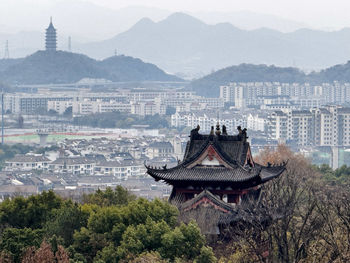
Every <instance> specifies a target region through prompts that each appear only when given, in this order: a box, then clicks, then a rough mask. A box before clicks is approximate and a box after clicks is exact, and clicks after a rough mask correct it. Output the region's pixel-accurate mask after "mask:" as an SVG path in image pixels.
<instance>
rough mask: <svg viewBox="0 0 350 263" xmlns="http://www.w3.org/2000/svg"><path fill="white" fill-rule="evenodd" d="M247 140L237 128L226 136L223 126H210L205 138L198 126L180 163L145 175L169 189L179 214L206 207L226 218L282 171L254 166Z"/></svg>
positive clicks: (150, 171) (255, 196) (276, 168)
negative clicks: (165, 184)
mask: <svg viewBox="0 0 350 263" xmlns="http://www.w3.org/2000/svg"><path fill="white" fill-rule="evenodd" d="M247 138H248V137H247V133H246V129H243V130H242V129H241V127H238V134H237V135H228V134H227V131H226V127H225V126H223V127H222V130H221V129H220V126H219V125H217V126H216V130H214V127H212V130H211V132H210V134H209V135H202V134H200V133H199V126H198V127H197V128H196V129H193V130H192V131H191V135H190V141H189V142H187V146H186V152H185V156H184V159H183V161H182V162H179V164H178V165H177V166H176V167H173V168H169V169H167V168H166V166H164V167H162V168H154V167H150V166H147V173H148V174H149V175H151V176H152V177H153V178H154V179H155V180H157V181H158V180H162V181H164V182H166V183H167V184H170V185H172V186H173V190H172V193H171V195H170V198H169V202H170V203H172V204H174V205H176V206H177V207H178V208H179V209H180V211H181V212H200V211H201V210H203V209H205V210H206V211H207V210H208V207H210V208H211V209H212V210H214V211H217V214H218V215H224V216H225V218H229V215H233V214H235V211H236V210H235V208H236V207H237V206H238V205H240V204H242V202H244V200H247V199H249V198H250V197H251V198H257V197H258V196H259V193H260V187H261V185H262V184H264V183H266V182H267V181H270V180H272V179H274V178H276V177H278V176H279V175H281V173H282V172H283V171H284V170H285V164H281V165H278V166H272V165H268V166H263V165H260V164H258V163H255V162H254V160H253V156H252V153H251V150H250V145H249V142H248V141H247ZM207 216H208V215H207ZM227 216H228V217H227ZM220 218H222V216H221V217H217V220H220ZM216 223H219V222H216Z"/></svg>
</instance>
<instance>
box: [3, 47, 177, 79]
mask: <svg viewBox="0 0 350 263" xmlns="http://www.w3.org/2000/svg"><path fill="white" fill-rule="evenodd" d="M83 78H97V79H98V78H103V79H107V80H110V81H181V79H179V78H177V77H175V76H173V75H169V74H167V73H165V72H164V71H162V70H161V69H159V68H158V67H157V66H155V65H153V64H150V63H145V62H143V61H142V60H140V59H136V58H133V57H128V56H123V55H121V56H114V57H110V58H107V59H105V60H102V61H98V60H94V59H92V58H89V57H88V56H85V55H81V54H75V53H70V52H64V51H56V52H47V51H37V52H36V53H34V54H32V55H30V56H28V57H26V58H24V59H14V60H6V59H5V60H0V82H3V83H9V84H49V83H53V84H59V83H74V82H77V81H79V80H81V79H83Z"/></svg>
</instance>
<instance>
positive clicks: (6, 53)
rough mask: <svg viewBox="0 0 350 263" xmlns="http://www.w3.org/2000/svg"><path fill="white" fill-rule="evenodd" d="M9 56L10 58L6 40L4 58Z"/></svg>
mask: <svg viewBox="0 0 350 263" xmlns="http://www.w3.org/2000/svg"><path fill="white" fill-rule="evenodd" d="M9 58H10V51H9V41H8V40H6V43H5V54H4V59H9Z"/></svg>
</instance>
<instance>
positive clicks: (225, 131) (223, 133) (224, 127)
mask: <svg viewBox="0 0 350 263" xmlns="http://www.w3.org/2000/svg"><path fill="white" fill-rule="evenodd" d="M222 135H228V134H227V128H226V126H225V125H222Z"/></svg>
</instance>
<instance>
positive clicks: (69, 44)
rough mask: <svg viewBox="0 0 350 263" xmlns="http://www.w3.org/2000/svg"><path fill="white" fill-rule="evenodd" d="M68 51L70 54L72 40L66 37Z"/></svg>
mask: <svg viewBox="0 0 350 263" xmlns="http://www.w3.org/2000/svg"><path fill="white" fill-rule="evenodd" d="M68 51H69V52H72V38H71V37H70V36H69V37H68Z"/></svg>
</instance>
